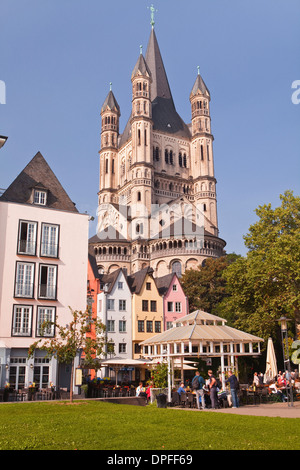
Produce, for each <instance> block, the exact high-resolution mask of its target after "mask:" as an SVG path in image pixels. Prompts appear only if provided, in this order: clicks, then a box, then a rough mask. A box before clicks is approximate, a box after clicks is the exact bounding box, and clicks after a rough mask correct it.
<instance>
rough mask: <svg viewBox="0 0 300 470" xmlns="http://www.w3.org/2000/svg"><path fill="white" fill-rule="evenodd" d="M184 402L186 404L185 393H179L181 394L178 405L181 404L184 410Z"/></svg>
mask: <svg viewBox="0 0 300 470" xmlns="http://www.w3.org/2000/svg"><path fill="white" fill-rule="evenodd" d="M186 402H187V396H186V393H184V392H181V394H180V404H181V405H182V406H183V407H184V408H185V405H186Z"/></svg>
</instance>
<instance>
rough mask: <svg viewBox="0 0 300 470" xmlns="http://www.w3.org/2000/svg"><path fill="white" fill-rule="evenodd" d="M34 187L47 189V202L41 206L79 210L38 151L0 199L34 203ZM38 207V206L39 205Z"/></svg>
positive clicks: (69, 210)
mask: <svg viewBox="0 0 300 470" xmlns="http://www.w3.org/2000/svg"><path fill="white" fill-rule="evenodd" d="M33 188H39V189H41V188H43V189H47V204H46V206H40V207H42V208H44V207H48V208H51V209H57V210H62V211H68V212H77V213H78V210H77V209H76V207H75V204H74V203H73V202H72V201H71V199H70V198H69V196H68V195H67V193H66V191H65V190H64V188H63V187H62V185H61V184H60V182H59V181H58V179H57V177H56V176H55V174H54V173H53V171H52V170H51V168H50V167H49V165H48V163H47V162H46V160H45V159H44V157H43V155H42V154H41V153H40V152H38V153H37V154H36V155H35V156H34V157H33V159H32V160H31V161H30V162H29V163H28V165H27V166H26V167H25V168H24V170H23V171H21V173H20V174H19V175H18V176H17V178H16V179H15V180H14V181H13V182H12V183H11V185H10V186H9V187H8V188H7V189H6V191H5V192H4V193H3V194H2V196H1V197H0V201H7V202H16V203H19V204H33V203H32V190H33ZM37 207H38V206H37Z"/></svg>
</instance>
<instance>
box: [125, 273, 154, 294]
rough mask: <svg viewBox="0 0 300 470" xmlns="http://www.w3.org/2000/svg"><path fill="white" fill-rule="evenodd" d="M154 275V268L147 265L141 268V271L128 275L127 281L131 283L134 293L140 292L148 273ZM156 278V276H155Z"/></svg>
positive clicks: (130, 286)
mask: <svg viewBox="0 0 300 470" xmlns="http://www.w3.org/2000/svg"><path fill="white" fill-rule="evenodd" d="M148 274H149V275H151V276H152V275H153V269H152V268H150V267H149V266H147V267H146V268H144V269H141V270H140V271H137V272H135V273H134V274H131V275H130V276H128V277H127V282H128V285H129V288H130V290H131V292H132V293H133V294H139V293H140V291H141V288H142V287H143V283H144V281H145V279H146V276H147V275H148ZM153 279H154V278H153ZM154 282H155V283H156V280H155V279H154Z"/></svg>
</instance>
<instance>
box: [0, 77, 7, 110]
mask: <svg viewBox="0 0 300 470" xmlns="http://www.w3.org/2000/svg"><path fill="white" fill-rule="evenodd" d="M0 104H6V85H5V82H4V81H3V80H0Z"/></svg>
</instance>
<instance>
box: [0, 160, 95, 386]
mask: <svg viewBox="0 0 300 470" xmlns="http://www.w3.org/2000/svg"><path fill="white" fill-rule="evenodd" d="M87 248H88V216H87V215H86V214H80V213H79V212H78V210H77V209H76V207H75V205H74V203H73V202H72V201H71V200H70V198H69V196H68V195H67V194H66V192H65V190H64V189H63V187H62V186H61V184H60V183H59V181H58V180H57V178H56V176H55V175H54V173H53V172H52V170H51V169H50V167H49V166H48V164H47V162H46V161H45V159H44V158H43V156H42V155H41V154H40V153H37V154H36V155H35V157H34V158H33V159H32V160H31V161H30V162H29V163H28V165H27V166H26V167H25V168H24V170H23V171H22V172H21V173H20V174H19V176H18V177H17V178H16V179H15V181H14V182H13V183H12V184H11V185H10V186H9V188H8V189H7V190H6V191H5V192H4V193H3V195H2V196H1V197H0V387H3V386H4V384H5V383H6V382H9V384H10V386H11V388H13V389H15V390H18V389H22V388H26V387H28V385H29V384H30V382H35V383H36V385H37V386H38V387H39V388H45V387H47V386H49V384H50V382H53V384H54V385H55V386H56V387H57V388H58V387H67V388H69V384H70V375H69V373H70V367H69V365H61V364H60V365H58V364H57V361H56V360H55V359H48V358H46V357H45V352H43V351H41V350H37V351H36V352H35V356H34V358H32V359H28V348H29V346H30V345H31V344H33V343H34V342H35V341H37V340H39V339H41V338H44V337H46V338H51V337H53V336H55V329H54V328H48V329H47V331H42V330H41V325H42V323H43V322H44V321H45V320H47V321H54V320H55V319H56V320H57V322H58V324H59V325H61V326H65V325H67V324H68V323H70V320H71V314H70V309H69V306H70V307H71V308H72V309H74V310H85V308H86V282H87V279H86V278H87V275H86V273H87Z"/></svg>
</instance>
